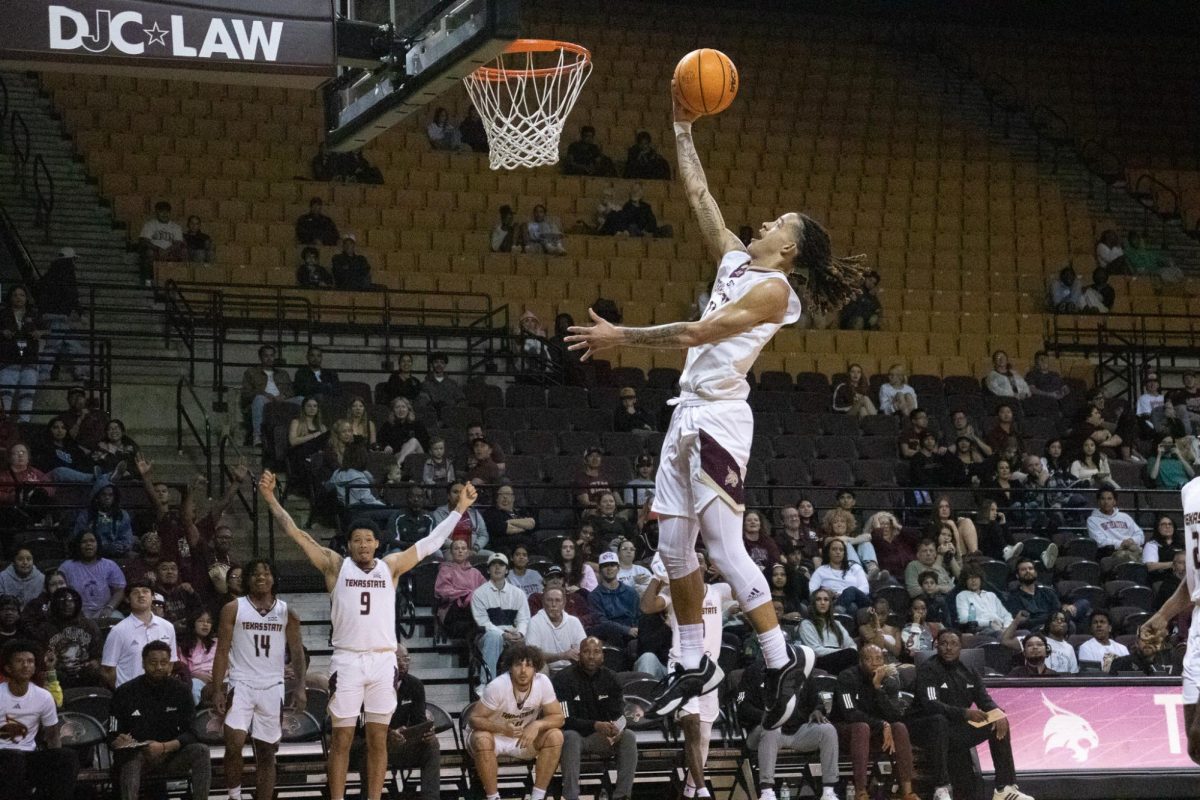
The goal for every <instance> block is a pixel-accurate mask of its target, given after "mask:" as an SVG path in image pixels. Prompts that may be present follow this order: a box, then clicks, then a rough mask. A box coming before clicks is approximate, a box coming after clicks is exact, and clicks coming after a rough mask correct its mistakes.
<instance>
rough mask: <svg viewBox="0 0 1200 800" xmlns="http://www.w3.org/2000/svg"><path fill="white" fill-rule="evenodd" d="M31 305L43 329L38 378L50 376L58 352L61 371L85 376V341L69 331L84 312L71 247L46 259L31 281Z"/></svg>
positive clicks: (78, 323)
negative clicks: (47, 262) (44, 267)
mask: <svg viewBox="0 0 1200 800" xmlns="http://www.w3.org/2000/svg"><path fill="white" fill-rule="evenodd" d="M33 305H34V307H35V308H37V309H38V311H40V312H41V324H42V326H43V327H45V329H46V331H47V332H46V337H45V339H44V340H43V341H42V343H41V348H40V354H41V364H40V366H39V367H38V380H40V381H46V380H49V379H50V377H51V376H52V374H53V373H54V370H55V360H56V359H57V358H58V357H59V355H62V356H64V358H63V360H62V362H63V363H62V367H63V371H66V370H68V369H69V370H70V372H71V374H73V375H74V376H75V379H76V380H78V381H86V380H89V379H90V378H91V373H90V371H89V369H88V366H87V364H86V361H87V357H88V345H87V342H86V341H85V340H84V338H83V337H81V336H76V335H73V331H75V330H77V329H80V328H81V327H82V324H83V314H84V308H83V305H82V304H81V303H80V301H79V279H78V277H77V276H76V274H75V248H73V247H64V248H62V249H61V250H59V251H58V258H56V259H54V260H53V261H51V262H50V267H49V269H47V270H46V271H45V272H44V273H43V274H42V277H41V278H39V279H38V281H37V283H35V284H34V285H33Z"/></svg>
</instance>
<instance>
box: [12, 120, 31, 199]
mask: <svg viewBox="0 0 1200 800" xmlns="http://www.w3.org/2000/svg"><path fill="white" fill-rule="evenodd" d="M18 126H20V127H18ZM18 132H19V133H20V134H21V138H20V139H18V138H17V135H18ZM8 134H9V139H10V141H12V157H11V161H12V172H13V180H14V181H16V182H17V184H18V185H19V186H20V187H21V197H25V196H26V192H27V191H28V190H27V189H26V186H25V165H26V164H27V163H28V162H29V147H30V138H29V126H28V125H26V124H25V120H24V118H23V117H22V116H21V112H20V111H14V112H12V114H11V115H10V116H9V125H8Z"/></svg>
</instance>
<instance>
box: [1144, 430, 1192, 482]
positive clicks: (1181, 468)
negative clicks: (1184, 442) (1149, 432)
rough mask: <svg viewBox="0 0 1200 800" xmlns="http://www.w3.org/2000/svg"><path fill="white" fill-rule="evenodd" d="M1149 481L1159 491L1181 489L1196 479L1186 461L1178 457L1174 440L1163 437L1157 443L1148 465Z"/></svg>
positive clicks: (1169, 437)
mask: <svg viewBox="0 0 1200 800" xmlns="http://www.w3.org/2000/svg"><path fill="white" fill-rule="evenodd" d="M1147 466H1148V469H1149V477H1150V480H1152V481H1154V485H1155V486H1156V487H1158V488H1159V489H1182V488H1183V485H1184V484H1185V483H1187V482H1188V481H1190V480H1191V479H1192V478H1194V477H1196V471H1195V470H1194V469H1192V465H1191V464H1189V463H1188V462H1187V459H1183V458H1180V457H1179V450H1178V448H1176V446H1175V439H1174V438H1173V437H1171V436H1164V437H1163V439H1162V441H1160V442H1159V443H1158V447H1157V448H1156V450H1155V453H1154V460H1153V461H1151V462H1150V463H1149V464H1148V465H1147Z"/></svg>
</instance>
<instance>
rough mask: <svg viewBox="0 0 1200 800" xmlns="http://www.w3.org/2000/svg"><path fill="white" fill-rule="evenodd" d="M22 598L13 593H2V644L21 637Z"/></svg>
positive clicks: (0, 643)
mask: <svg viewBox="0 0 1200 800" xmlns="http://www.w3.org/2000/svg"><path fill="white" fill-rule="evenodd" d="M20 623H21V600H20V598H18V597H15V596H14V595H11V594H0V646H3V645H5V644H7V643H8V642H11V641H13V640H14V639H18V638H20V637H21V636H22V635H24V631H21V630H19V626H20Z"/></svg>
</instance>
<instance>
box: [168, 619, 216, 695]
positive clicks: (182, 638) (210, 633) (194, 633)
mask: <svg viewBox="0 0 1200 800" xmlns="http://www.w3.org/2000/svg"><path fill="white" fill-rule="evenodd" d="M168 603H169V601H168ZM176 628H177V629H179V630H180V631H181V632H180V633H179V634H178V643H179V653H178V659H179V663H181V664H183V666H185V667H187V671H188V675H190V676H191V678H192V700H193V701H194V702H195V703H196V705H200V697H201V695H203V696H205V697H206V698H207V697H208V695H209V692H208V688H209V685H210V684H211V683H212V676H213V661H214V660H215V659H216V657H217V629H216V626H214V625H213V615H212V612H210V611H207V610H205V609H200V610H198V611H195V610H193V612H192V615H191V616H190V617H188V618H187V619H186V620H184V624H183V625H182V626H179V625H177V626H176Z"/></svg>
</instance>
